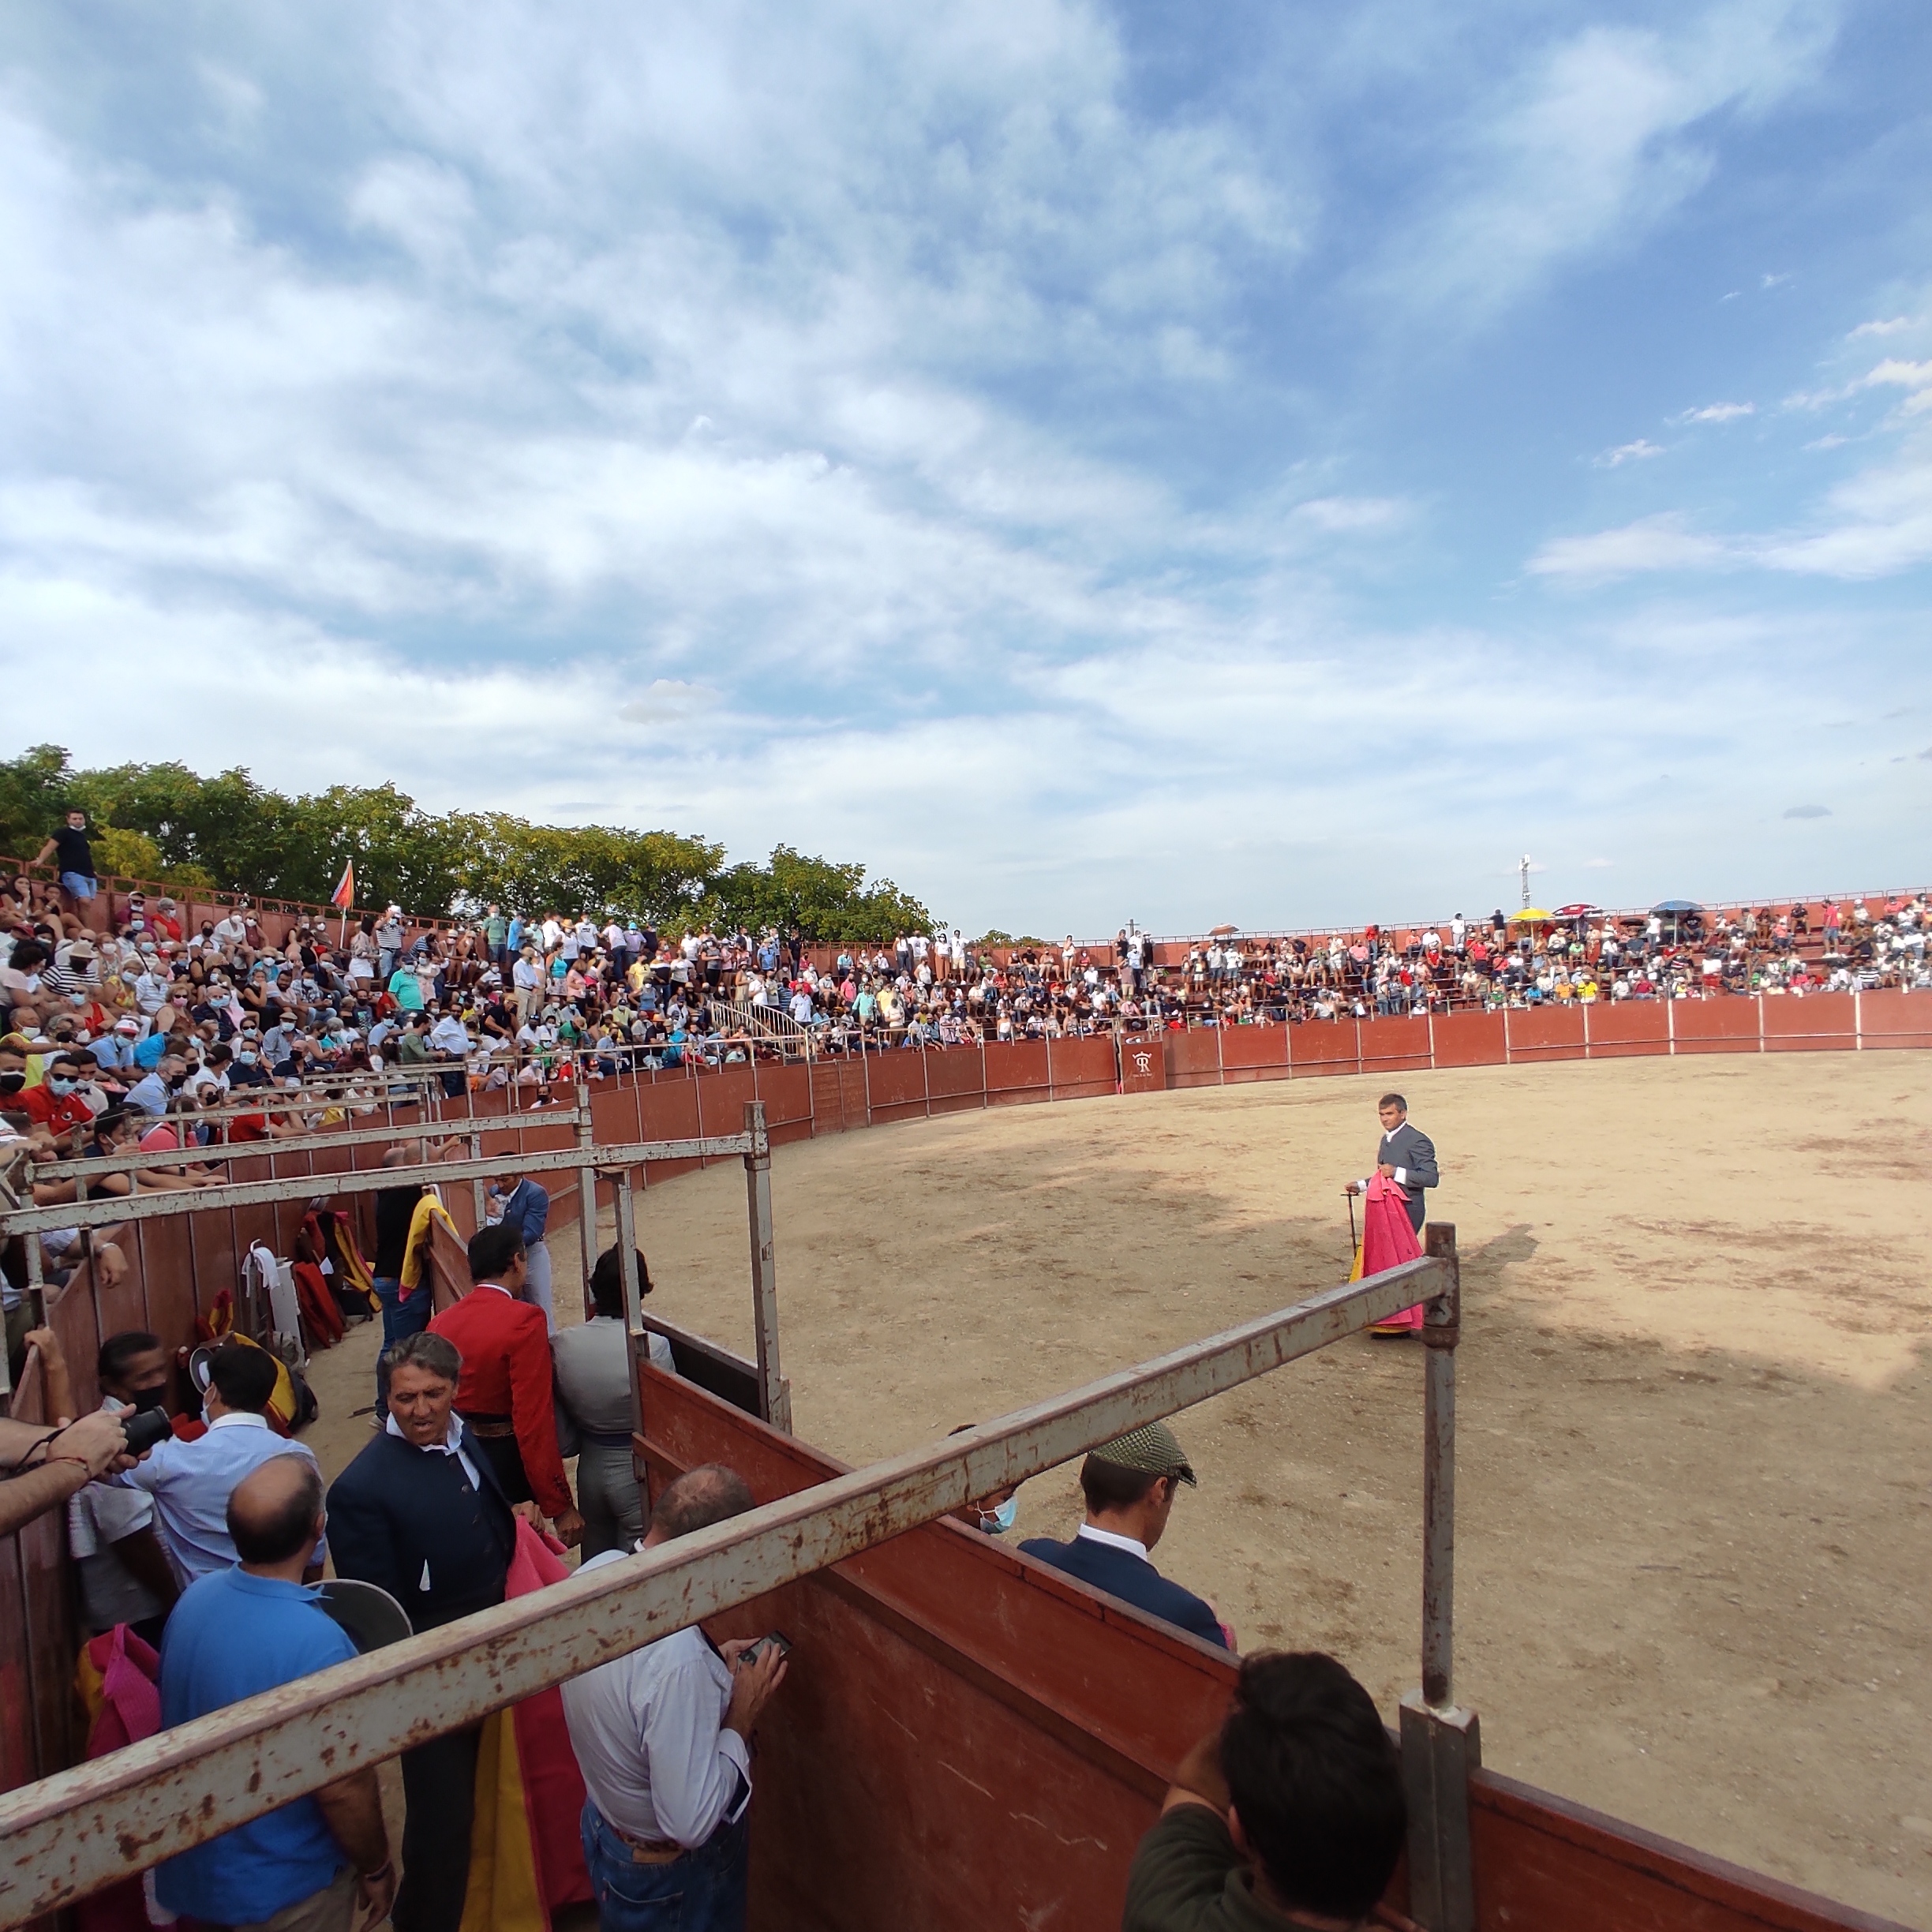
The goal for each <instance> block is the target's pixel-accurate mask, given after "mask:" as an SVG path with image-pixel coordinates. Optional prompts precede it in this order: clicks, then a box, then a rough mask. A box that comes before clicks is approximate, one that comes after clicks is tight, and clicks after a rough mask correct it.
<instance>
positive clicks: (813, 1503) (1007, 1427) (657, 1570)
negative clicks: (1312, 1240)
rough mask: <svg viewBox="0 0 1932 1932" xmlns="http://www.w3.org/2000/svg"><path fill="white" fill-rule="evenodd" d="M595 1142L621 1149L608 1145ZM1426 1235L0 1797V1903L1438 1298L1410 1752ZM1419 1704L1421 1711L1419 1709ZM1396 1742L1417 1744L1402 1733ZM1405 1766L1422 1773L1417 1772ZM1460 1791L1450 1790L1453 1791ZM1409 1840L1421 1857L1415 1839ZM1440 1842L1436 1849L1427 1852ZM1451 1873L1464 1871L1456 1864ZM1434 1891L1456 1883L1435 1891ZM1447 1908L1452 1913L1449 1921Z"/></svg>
mask: <svg viewBox="0 0 1932 1932" xmlns="http://www.w3.org/2000/svg"><path fill="white" fill-rule="evenodd" d="M630 1151H631V1150H629V1149H600V1150H598V1153H599V1155H600V1157H603V1156H605V1155H626V1154H628V1153H629V1152H630ZM1430 1247H1431V1252H1430V1254H1429V1255H1428V1256H1427V1257H1425V1258H1424V1259H1422V1260H1417V1261H1413V1262H1410V1263H1408V1264H1406V1265H1405V1266H1403V1267H1399V1268H1395V1269H1391V1271H1388V1272H1387V1273H1386V1274H1383V1275H1374V1276H1372V1277H1370V1278H1369V1279H1367V1280H1365V1281H1361V1282H1351V1283H1349V1284H1348V1285H1346V1286H1342V1287H1339V1288H1333V1289H1330V1290H1327V1291H1326V1292H1325V1293H1323V1294H1317V1295H1315V1296H1312V1297H1310V1298H1309V1299H1308V1300H1306V1301H1301V1302H1299V1303H1297V1304H1296V1305H1294V1306H1293V1307H1291V1308H1288V1309H1283V1310H1282V1311H1280V1312H1278V1313H1275V1314H1272V1315H1266V1316H1261V1317H1260V1318H1259V1319H1257V1320H1253V1321H1250V1322H1246V1323H1244V1324H1241V1325H1240V1326H1238V1327H1234V1328H1230V1329H1227V1330H1226V1331H1222V1333H1220V1334H1219V1335H1211V1336H1209V1337H1207V1339H1205V1340H1203V1341H1200V1342H1193V1343H1191V1344H1189V1346H1186V1347H1185V1348H1181V1349H1178V1350H1174V1351H1172V1352H1171V1353H1170V1354H1166V1355H1163V1356H1160V1357H1156V1358H1155V1360H1153V1361H1148V1362H1144V1363H1142V1364H1141V1365H1140V1366H1138V1367H1137V1368H1128V1369H1123V1370H1121V1371H1120V1372H1118V1373H1115V1374H1113V1375H1109V1376H1103V1377H1101V1378H1100V1379H1099V1380H1096V1381H1094V1382H1090V1383H1087V1384H1086V1385H1085V1386H1084V1387H1080V1388H1078V1389H1075V1390H1073V1391H1071V1392H1069V1393H1068V1394H1065V1395H1058V1396H1055V1397H1053V1398H1050V1399H1049V1400H1047V1401H1046V1402H1036V1403H1034V1404H1032V1405H1030V1406H1028V1407H1026V1408H1023V1409H1020V1410H1015V1411H1014V1412H1013V1413H1011V1414H1009V1415H1006V1416H1004V1417H1000V1418H999V1419H998V1420H997V1421H990V1422H985V1423H982V1424H980V1425H978V1426H977V1427H975V1428H972V1429H969V1430H966V1431H963V1432H960V1434H958V1435H957V1436H949V1437H947V1438H946V1439H945V1441H944V1442H942V1443H938V1444H935V1445H933V1446H931V1447H924V1448H919V1449H915V1450H912V1451H907V1452H906V1453H904V1454H903V1455H897V1456H893V1457H889V1458H886V1459H885V1460H883V1461H881V1462H874V1463H873V1464H872V1465H871V1466H869V1467H867V1468H865V1469H862V1470H854V1471H852V1473H849V1474H847V1475H844V1476H840V1477H834V1478H833V1479H832V1480H831V1481H827V1482H823V1483H820V1484H818V1485H815V1486H814V1487H813V1488H808V1489H806V1490H803V1491H802V1492H799V1493H797V1494H796V1495H792V1496H785V1497H783V1498H781V1499H780V1500H777V1501H776V1502H773V1503H766V1504H763V1505H762V1506H761V1507H758V1508H756V1509H754V1510H752V1511H749V1512H748V1513H747V1514H746V1515H742V1516H737V1517H734V1518H732V1519H731V1520H729V1521H728V1522H723V1523H719V1524H717V1525H715V1526H713V1527H711V1528H709V1529H701V1530H696V1531H694V1532H693V1533H691V1534H690V1535H687V1536H683V1537H679V1538H678V1539H676V1541H675V1542H673V1543H670V1544H663V1545H660V1546H658V1547H657V1548H653V1549H650V1550H647V1551H645V1552H641V1553H639V1554H638V1555H635V1556H630V1557H627V1558H626V1559H623V1561H621V1562H619V1563H611V1564H608V1565H603V1566H600V1567H598V1568H597V1570H595V1571H592V1572H590V1574H582V1573H579V1574H577V1575H575V1576H573V1577H572V1578H570V1579H569V1580H567V1582H562V1583H559V1584H556V1585H555V1586H552V1587H551V1588H549V1589H542V1590H539V1591H537V1592H535V1593H532V1594H530V1595H529V1596H526V1597H519V1598H517V1599H515V1601H511V1602H507V1603H504V1604H500V1605H498V1606H497V1607H496V1608H493V1609H489V1610H485V1611H481V1612H478V1613H477V1614H476V1615H474V1616H468V1617H464V1618H462V1619H459V1621H457V1622H455V1623H451V1624H447V1625H445V1626H444V1627H442V1628H440V1629H438V1630H433V1631H425V1632H424V1633H423V1634H421V1635H420V1636H415V1637H411V1638H407V1639H406V1640H404V1641H403V1642H399V1643H396V1644H394V1645H391V1646H388V1647H387V1648H385V1649H381V1650H379V1651H376V1652H374V1653H371V1654H369V1655H368V1656H365V1657H358V1658H355V1659H354V1660H352V1661H350V1662H347V1663H344V1664H337V1665H335V1666H333V1667H332V1668H330V1669H328V1670H325V1671H321V1672H316V1674H314V1675H313V1676H307V1677H303V1678H301V1679H298V1680H297V1681H295V1682H294V1683H289V1684H285V1685H283V1686H282V1687H280V1688H279V1689H278V1690H271V1691H268V1692H265V1693H264V1694H261V1695H260V1696H258V1697H253V1698H245V1699H244V1700H243V1701H242V1702H239V1703H236V1704H232V1705H228V1706H227V1707H226V1708H225V1709H222V1710H220V1711H218V1712H215V1713H212V1714H211V1715H210V1716H208V1717H202V1718H198V1719H197V1720H194V1721H193V1722H192V1723H189V1724H182V1725H179V1726H178V1727H176V1728H174V1729H172V1730H169V1731H164V1732H161V1733H160V1734H159V1735H157V1736H155V1737H152V1738H148V1739H145V1740H144V1741H143V1742H141V1743H137V1744H133V1745H130V1746H129V1747H126V1748H125V1750H119V1751H116V1752H113V1753H110V1754H108V1755H107V1756H105V1757H103V1758H96V1759H95V1760H93V1761H92V1762H90V1763H88V1764H85V1765H78V1766H77V1767H76V1768H74V1769H72V1770H69V1771H64V1772H61V1773H58V1774H56V1775H55V1776H54V1777H49V1778H45V1779H43V1780H40V1781H39V1783H37V1784H31V1785H28V1786H25V1787H23V1788H21V1789H20V1790H18V1791H16V1792H10V1793H9V1794H7V1795H6V1796H4V1797H0V1926H17V1925H20V1924H22V1923H24V1922H25V1921H27V1920H28V1919H31V1918H33V1917H35V1916H36V1915H39V1914H40V1913H43V1912H47V1911H54V1910H55V1909H56V1908H59V1907H61V1906H62V1905H65V1904H69V1903H70V1902H71V1901H73V1900H75V1899H77V1898H80V1897H84V1896H86V1895H87V1894H88V1893H91V1892H93V1891H96V1890H99V1889H100V1888H101V1887H103V1885H110V1884H112V1883H114V1881H117V1880H119V1879H122V1878H127V1877H129V1875H130V1874H133V1873H135V1872H137V1871H140V1870H145V1869H146V1868H148V1866H152V1865H155V1864H157V1863H159V1862H160V1861H161V1860H162V1859H166V1858H168V1857H171V1856H173V1855H175V1854H177V1853H178V1852H184V1851H185V1850H187V1849H188V1848H189V1847H190V1846H192V1845H195V1844H201V1843H203V1842H204V1841H205V1840H208V1839H210V1838H212V1837H216V1836H217V1835H218V1834H219V1833H222V1832H224V1831H227V1830H229V1829H231V1828H233V1827H234V1826H235V1825H240V1824H243V1823H245V1822H247V1821H248V1820H249V1819H250V1818H259V1817H260V1816H261V1814H263V1813H264V1812H266V1811H269V1810H274V1809H275V1807H278V1806H279V1805H283V1804H286V1803H288V1802H289V1801H290V1799H294V1798H298V1797H300V1796H301V1795H304V1794H305V1793H306V1792H313V1791H315V1790H316V1789H317V1788H320V1786H321V1785H323V1784H328V1783H331V1782H332V1781H333V1780H335V1779H337V1778H339V1777H343V1776H344V1775H345V1774H346V1773H348V1772H350V1771H353V1770H354V1769H358V1767H360V1766H362V1765H372V1764H376V1763H379V1762H381V1761H382V1760H384V1759H385V1758H391V1757H394V1756H395V1755H396V1754H398V1753H399V1752H401V1751H403V1750H407V1749H409V1748H410V1747H413V1746H415V1745H418V1744H421V1743H425V1742H426V1741H427V1740H428V1739H430V1738H432V1737H436V1736H440V1735H443V1734H444V1733H445V1732H451V1731H455V1730H459V1729H461V1728H463V1727H465V1726H466V1725H468V1724H474V1723H475V1722H476V1721H477V1720H478V1719H480V1718H481V1717H485V1716H486V1715H487V1714H488V1713H490V1712H492V1711H494V1710H500V1709H503V1708H504V1706H505V1705H510V1704H513V1703H515V1702H518V1701H519V1699H521V1698H526V1697H530V1696H531V1695H533V1694H535V1693H536V1692H537V1691H539V1690H545V1689H547V1688H548V1687H550V1686H551V1685H552V1684H557V1683H562V1682H563V1681H564V1679H567V1678H570V1677H574V1676H578V1675H579V1674H580V1673H582V1672H584V1671H586V1670H590V1669H593V1668H595V1667H596V1666H597V1665H598V1664H603V1663H606V1662H608V1661H610V1660H611V1659H612V1658H613V1657H620V1656H623V1655H624V1654H626V1653H628V1652H631V1651H632V1650H635V1649H638V1648H639V1647H640V1646H642V1645H644V1644H646V1643H649V1642H653V1641H654V1640H655V1639H657V1638H661V1637H665V1636H668V1635H669V1634H671V1633H672V1632H673V1631H678V1630H681V1629H683V1628H684V1627H687V1626H688V1625H690V1624H691V1623H696V1622H698V1620H700V1619H702V1618H704V1617H706V1616H712V1615H713V1614H715V1613H717V1612H720V1611H723V1610H725V1609H728V1608H730V1607H731V1606H732V1605H733V1604H740V1603H743V1602H746V1601H748V1600H750V1599H751V1598H752V1597H758V1596H762V1595H763V1594H764V1593H766V1592H768V1591H769V1590H773V1589H777V1588H778V1587H780V1586H781V1585H784V1584H786V1583H789V1582H796V1580H798V1579H799V1578H803V1577H806V1576H809V1575H810V1574H812V1573H813V1572H814V1571H818V1570H822V1569H824V1568H826V1567H827V1566H828V1565H830V1564H833V1563H837V1562H839V1561H840V1560H841V1559H843V1558H844V1557H848V1556H854V1555H856V1553H857V1552H859V1551H861V1550H864V1549H867V1548H871V1547H872V1546H873V1545H874V1544H878V1543H882V1542H884V1541H887V1540H888V1539H889V1538H890V1537H895V1536H898V1535H900V1534H903V1533H904V1532H905V1531H907V1530H908V1529H914V1528H915V1527H917V1526H919V1524H921V1523H925V1522H931V1521H932V1520H934V1518H937V1517H939V1516H942V1515H945V1514H947V1513H948V1512H949V1511H952V1510H953V1509H956V1508H958V1507H960V1506H961V1505H963V1504H964V1503H966V1502H968V1500H971V1499H972V1498H973V1497H975V1496H985V1495H987V1494H988V1493H990V1492H992V1491H994V1490H996V1489H1000V1488H1005V1487H1007V1486H1009V1485H1016V1484H1018V1483H1020V1482H1021V1481H1024V1480H1025V1479H1026V1478H1027V1477H1031V1476H1036V1475H1038V1474H1039V1473H1041V1472H1042V1471H1043V1470H1047V1469H1050V1468H1053V1467H1054V1466H1057V1465H1058V1464H1061V1463H1063V1462H1068V1461H1069V1460H1070V1459H1071V1458H1073V1457H1075V1456H1076V1455H1080V1454H1081V1453H1083V1452H1084V1451H1087V1450H1089V1449H1091V1448H1093V1447H1095V1446H1096V1445H1098V1444H1099V1443H1103V1442H1106V1441H1110V1440H1112V1439H1113V1438H1114V1437H1115V1436H1120V1435H1123V1434H1125V1432H1127V1431H1129V1430H1130V1429H1133V1428H1138V1427H1139V1426H1140V1425H1142V1424H1144V1423H1147V1422H1151V1421H1157V1420H1159V1418H1161V1417H1164V1416H1169V1415H1172V1414H1174V1413H1176V1412H1177V1411H1178V1410H1182V1409H1186V1408H1190V1407H1192V1406H1194V1405H1195V1404H1196V1403H1197V1402H1204V1401H1206V1400H1207V1398H1210V1397H1211V1396H1214V1395H1220V1394H1222V1393H1224V1392H1225V1391H1227V1390H1229V1389H1232V1388H1236V1387H1240V1386H1241V1384H1242V1383H1245V1382H1248V1381H1251V1380H1253V1379H1254V1378H1255V1377H1256V1376H1261V1375H1265V1374H1267V1372H1269V1371H1270V1370H1271V1369H1274V1368H1280V1367H1282V1365H1284V1364H1286V1363H1288V1362H1290V1361H1297V1360H1298V1359H1300V1358H1301V1357H1303V1356H1305V1355H1309V1354H1312V1353H1314V1352H1315V1351H1316V1350H1318V1349H1321V1348H1324V1347H1326V1346H1328V1345H1329V1344H1331V1343H1332V1342H1338V1341H1340V1340H1342V1339H1343V1338H1344V1337H1346V1336H1348V1335H1355V1334H1359V1333H1360V1332H1361V1331H1362V1330H1363V1329H1365V1328H1367V1327H1369V1326H1371V1325H1372V1324H1374V1323H1376V1322H1378V1321H1382V1320H1387V1317H1388V1316H1391V1315H1393V1314H1395V1312H1397V1311H1398V1310H1399V1309H1403V1308H1406V1307H1409V1306H1411V1305H1413V1304H1414V1303H1416V1302H1417V1301H1418V1299H1425V1300H1426V1301H1427V1303H1428V1327H1427V1328H1426V1329H1425V1340H1426V1341H1428V1343H1429V1345H1430V1348H1429V1355H1428V1375H1427V1378H1426V1382H1425V1425H1424V1436H1425V1499H1424V1515H1425V1524H1424V1537H1423V1604H1424V1629H1423V1658H1424V1664H1423V1670H1424V1685H1425V1690H1424V1694H1423V1695H1422V1696H1421V1698H1417V1699H1414V1700H1411V1702H1410V1705H1405V1709H1404V1713H1403V1723H1404V1729H1405V1735H1408V1734H1410V1732H1413V1734H1414V1735H1415V1736H1416V1738H1417V1740H1418V1743H1417V1746H1416V1747H1415V1754H1416V1757H1417V1762H1421V1760H1422V1759H1424V1758H1428V1759H1429V1761H1430V1762H1435V1761H1436V1760H1435V1758H1432V1757H1431V1755H1430V1754H1431V1750H1432V1744H1431V1739H1432V1737H1433V1736H1434V1735H1435V1734H1436V1732H1438V1731H1443V1730H1444V1728H1445V1727H1446V1728H1447V1735H1451V1737H1453V1738H1457V1739H1468V1738H1470V1737H1472V1736H1473V1724H1470V1723H1468V1722H1466V1721H1463V1720H1464V1719H1465V1718H1466V1714H1465V1713H1455V1712H1454V1711H1453V1709H1451V1706H1450V1702H1449V1700H1450V1698H1451V1638H1452V1612H1451V1593H1452V1585H1453V1574H1452V1566H1453V1561H1454V1548H1455V1543H1454V1525H1453V1522H1452V1520H1451V1511H1453V1508H1454V1500H1455V1498H1454V1484H1453V1467H1454V1444H1455V1354H1454V1350H1455V1346H1456V1342H1457V1340H1458V1333H1459V1330H1458V1321H1459V1310H1460V1290H1459V1284H1458V1273H1457V1267H1456V1263H1455V1235H1454V1230H1452V1229H1447V1228H1442V1227H1433V1228H1432V1229H1431V1230H1430ZM1412 1713H1413V1714H1412ZM1404 1755H1405V1759H1407V1758H1409V1757H1410V1749H1409V1748H1408V1747H1406V1748H1405V1753H1404ZM1412 1788H1413V1787H1412ZM1452 1796H1453V1794H1451V1797H1452ZM1430 1806H1431V1808H1430V1810H1429V1811H1428V1814H1426V1815H1425V1817H1424V1818H1422V1819H1421V1820H1420V1821H1419V1822H1420V1823H1421V1825H1423V1826H1424V1827H1425V1828H1426V1829H1425V1832H1424V1833H1412V1837H1411V1844H1410V1858H1411V1880H1410V1882H1411V1884H1412V1885H1417V1886H1419V1887H1420V1888H1422V1893H1421V1894H1419V1895H1423V1894H1426V1889H1427V1888H1428V1885H1430V1884H1431V1883H1432V1882H1437V1883H1438V1885H1439V1891H1440V1872H1441V1870H1442V1859H1441V1857H1440V1855H1438V1852H1436V1851H1432V1845H1438V1846H1441V1847H1446V1848H1447V1851H1448V1852H1449V1854H1450V1855H1451V1856H1452V1857H1454V1856H1457V1855H1459V1856H1460V1857H1461V1859H1462V1867H1463V1869H1464V1870H1466V1865H1467V1849H1466V1838H1467V1818H1466V1800H1465V1810H1464V1814H1463V1818H1462V1827H1461V1840H1460V1844H1461V1849H1460V1852H1459V1853H1458V1849H1457V1846H1458V1837H1457V1829H1456V1826H1455V1820H1454V1818H1453V1817H1450V1818H1448V1820H1447V1823H1446V1824H1445V1825H1442V1827H1441V1829H1438V1825H1439V1822H1440V1818H1441V1815H1442V1812H1443V1807H1441V1806H1440V1805H1438V1804H1436V1802H1435V1800H1434V1799H1433V1798H1432V1799H1431V1800H1430ZM1418 1859H1421V1861H1422V1864H1423V1869H1421V1871H1420V1873H1419V1874H1418V1870H1417V1860H1418ZM1431 1861H1433V1863H1431ZM1447 1882H1448V1883H1450V1884H1451V1885H1453V1884H1454V1883H1455V1878H1454V1874H1453V1873H1451V1874H1450V1875H1449V1878H1448V1881H1447ZM1443 1896H1447V1894H1446V1893H1445V1894H1443ZM1430 1923H1442V1924H1443V1925H1445V1926H1453V1925H1454V1924H1455V1923H1456V1922H1455V1919H1454V1917H1453V1916H1450V1917H1445V1918H1443V1919H1441V1920H1440V1921H1431V1922H1430Z"/></svg>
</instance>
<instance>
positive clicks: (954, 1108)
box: [926, 1047, 987, 1114]
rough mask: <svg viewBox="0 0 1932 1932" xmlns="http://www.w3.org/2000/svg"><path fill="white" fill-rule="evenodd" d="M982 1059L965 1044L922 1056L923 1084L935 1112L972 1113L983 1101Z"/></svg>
mask: <svg viewBox="0 0 1932 1932" xmlns="http://www.w3.org/2000/svg"><path fill="white" fill-rule="evenodd" d="M986 1083H987V1069H986V1061H984V1059H983V1058H981V1056H980V1055H979V1054H976V1053H974V1052H972V1050H970V1049H968V1048H965V1047H951V1048H948V1049H946V1050H944V1051H942V1052H939V1053H929V1054H927V1056H926V1087H927V1093H928V1095H930V1105H931V1107H932V1110H933V1112H934V1113H935V1114H960V1113H972V1112H974V1111H976V1110H978V1109H979V1108H981V1107H983V1106H985V1105H986V1104H987V1090H986Z"/></svg>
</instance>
